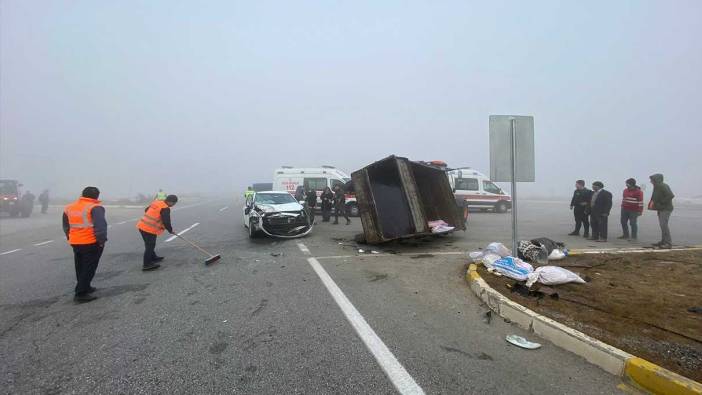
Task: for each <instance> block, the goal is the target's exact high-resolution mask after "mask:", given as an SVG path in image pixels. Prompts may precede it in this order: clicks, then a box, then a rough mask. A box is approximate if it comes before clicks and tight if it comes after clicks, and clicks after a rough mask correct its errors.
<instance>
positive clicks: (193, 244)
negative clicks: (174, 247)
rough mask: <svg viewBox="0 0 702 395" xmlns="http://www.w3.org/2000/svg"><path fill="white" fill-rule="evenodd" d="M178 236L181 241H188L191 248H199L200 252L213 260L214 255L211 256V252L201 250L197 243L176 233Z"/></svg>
mask: <svg viewBox="0 0 702 395" xmlns="http://www.w3.org/2000/svg"><path fill="white" fill-rule="evenodd" d="M176 236H178V237H179V238H180V239H181V240H185V241H186V242H187V243H188V244H190V245H191V246H193V247H195V248H197V249H198V250H200V251H202V252H204V253H205V254H206V255H207V256H208V257H209V258H212V257H213V256H214V255H212V254H210V253H209V252H207V251H205V250H204V249H202V248H200V246H198V245H197V244H195V243H193V242H192V241H190V240H188V239H186V238H185V237H183V236H181V235H179V234H177V233H176Z"/></svg>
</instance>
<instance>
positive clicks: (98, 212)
mask: <svg viewBox="0 0 702 395" xmlns="http://www.w3.org/2000/svg"><path fill="white" fill-rule="evenodd" d="M98 197H100V190H99V189H97V188H95V187H86V188H85V189H83V193H82V196H81V197H80V198H79V199H78V200H76V201H75V202H73V203H71V204H69V205H67V206H66V207H65V208H64V210H63V231H64V233H66V238H67V239H68V243H69V244H70V245H71V247H73V257H74V261H75V269H76V280H77V284H76V288H75V296H74V298H73V300H75V301H76V302H78V303H85V302H90V301H93V300H95V299H97V296H95V295H92V293H93V292H95V290H96V289H95V288H94V287H92V286H90V282H91V281H92V280H93V277H94V276H95V270H97V267H98V263H99V262H100V257H101V256H102V251H103V249H104V248H105V242H106V241H107V222H106V221H105V208H104V207H102V206H101V205H100V201H99V200H98Z"/></svg>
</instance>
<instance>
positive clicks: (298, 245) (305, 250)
mask: <svg viewBox="0 0 702 395" xmlns="http://www.w3.org/2000/svg"><path fill="white" fill-rule="evenodd" d="M297 247H298V248H299V249H300V251H302V252H303V253H305V254H306V255H311V253H310V250H309V248H307V246H306V245H304V244H302V243H297Z"/></svg>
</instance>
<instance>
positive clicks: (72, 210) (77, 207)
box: [63, 197, 100, 244]
mask: <svg viewBox="0 0 702 395" xmlns="http://www.w3.org/2000/svg"><path fill="white" fill-rule="evenodd" d="M95 207H100V201H99V200H96V199H90V198H85V197H81V198H79V199H78V200H77V201H75V202H73V203H71V204H69V205H68V206H66V207H65V208H64V210H63V212H64V213H65V214H66V217H67V218H68V227H69V230H68V242H69V243H70V244H92V243H95V242H97V239H96V238H95V232H94V231H93V227H94V225H93V218H92V214H91V210H92V209H93V208H95Z"/></svg>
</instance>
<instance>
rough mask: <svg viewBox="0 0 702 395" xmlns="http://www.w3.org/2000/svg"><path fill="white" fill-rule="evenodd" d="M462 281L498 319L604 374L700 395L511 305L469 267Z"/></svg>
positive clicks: (653, 388)
mask: <svg viewBox="0 0 702 395" xmlns="http://www.w3.org/2000/svg"><path fill="white" fill-rule="evenodd" d="M466 281H468V283H469V284H470V288H471V289H472V290H473V292H474V293H475V295H476V296H478V298H480V299H481V300H482V301H483V302H485V304H487V305H488V306H489V307H490V309H491V310H493V311H494V312H495V313H497V314H499V315H500V316H501V317H503V318H506V319H509V320H511V321H512V322H515V323H516V324H517V325H519V326H520V327H522V328H524V329H526V330H528V331H530V332H533V333H534V334H536V335H538V336H540V337H542V338H544V339H546V340H548V341H550V342H552V343H553V344H555V345H557V346H559V347H561V348H563V349H565V350H568V351H570V352H572V353H574V354H577V355H579V356H581V357H583V358H585V359H586V360H587V361H588V362H590V363H592V364H594V365H597V366H599V367H600V368H602V369H603V370H604V371H606V372H608V373H611V374H614V375H617V376H621V377H625V378H628V379H630V380H632V381H633V382H634V383H636V384H637V385H638V386H640V387H642V388H643V389H645V390H647V391H650V392H652V393H654V394H673V395H678V394H680V395H687V394H695V395H702V384H701V383H698V382H696V381H693V380H690V379H688V378H686V377H683V376H681V375H679V374H677V373H674V372H671V371H670V370H667V369H665V368H662V367H660V366H658V365H655V364H653V363H651V362H648V361H646V360H644V359H641V358H638V357H636V356H634V355H631V354H629V353H627V352H625V351H622V350H620V349H618V348H615V347H612V346H610V345H609V344H606V343H603V342H601V341H599V340H597V339H594V338H592V337H590V336H588V335H586V334H584V333H582V332H580V331H576V330H575V329H573V328H570V327H568V326H565V325H563V324H561V323H559V322H556V321H554V320H552V319H550V318H548V317H545V316H543V315H541V314H538V313H536V312H534V311H532V310H530V309H528V308H526V307H524V306H522V305H520V304H518V303H515V302H513V301H511V300H510V299H508V298H507V297H505V296H503V295H502V294H500V293H499V292H497V291H495V290H494V289H492V287H490V285H488V283H487V282H485V280H483V279H482V277H480V274H478V271H477V266H476V265H475V264H470V266H469V267H468V270H467V272H466Z"/></svg>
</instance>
